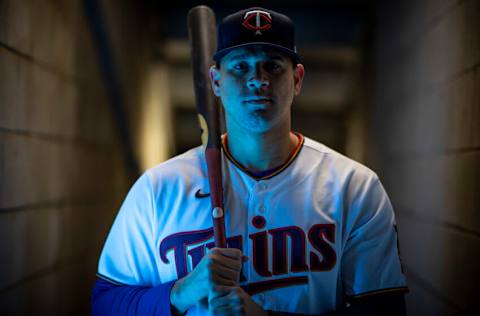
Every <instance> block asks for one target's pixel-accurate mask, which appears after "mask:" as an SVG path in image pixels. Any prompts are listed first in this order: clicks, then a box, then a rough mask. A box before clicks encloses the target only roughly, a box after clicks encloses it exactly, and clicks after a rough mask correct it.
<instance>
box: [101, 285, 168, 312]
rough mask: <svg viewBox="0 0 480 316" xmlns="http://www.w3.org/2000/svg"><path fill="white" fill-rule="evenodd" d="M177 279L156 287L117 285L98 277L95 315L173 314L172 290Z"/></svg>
mask: <svg viewBox="0 0 480 316" xmlns="http://www.w3.org/2000/svg"><path fill="white" fill-rule="evenodd" d="M174 283H175V281H170V282H167V283H163V284H160V285H159V286H155V287H148V286H130V285H116V284H113V283H110V282H108V281H105V280H102V279H97V281H96V282H95V287H94V289H93V293H92V314H93V316H113V315H115V316H127V315H128V316H135V315H142V316H172V312H171V307H170V290H171V288H172V286H173V284H174Z"/></svg>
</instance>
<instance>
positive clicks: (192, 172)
mask: <svg viewBox="0 0 480 316" xmlns="http://www.w3.org/2000/svg"><path fill="white" fill-rule="evenodd" d="M205 172H206V164H205V159H204V151H203V148H202V147H201V146H199V147H195V148H192V149H190V150H188V151H186V152H185V153H183V154H181V155H178V156H175V157H173V158H170V159H168V160H167V161H164V162H162V163H160V164H158V165H156V166H154V167H152V168H150V169H148V170H147V171H145V173H144V177H147V178H148V180H149V181H150V182H151V184H152V186H153V187H157V186H158V185H160V184H161V183H162V182H172V181H173V182H175V181H180V180H185V179H191V180H195V179H197V178H202V177H205Z"/></svg>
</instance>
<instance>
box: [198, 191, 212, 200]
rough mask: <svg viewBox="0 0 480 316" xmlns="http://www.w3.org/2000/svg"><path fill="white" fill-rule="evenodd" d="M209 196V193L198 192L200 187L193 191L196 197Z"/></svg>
mask: <svg viewBox="0 0 480 316" xmlns="http://www.w3.org/2000/svg"><path fill="white" fill-rule="evenodd" d="M209 196H210V193H202V192H200V189H198V190H197V192H195V197H196V198H197V199H202V198H206V197H209Z"/></svg>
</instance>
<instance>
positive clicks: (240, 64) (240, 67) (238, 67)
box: [233, 63, 248, 71]
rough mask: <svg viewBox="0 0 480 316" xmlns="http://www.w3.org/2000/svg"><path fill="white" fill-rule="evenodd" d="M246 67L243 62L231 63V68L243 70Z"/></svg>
mask: <svg viewBox="0 0 480 316" xmlns="http://www.w3.org/2000/svg"><path fill="white" fill-rule="evenodd" d="M247 68H248V66H247V64H245V63H239V64H235V65H233V69H235V70H241V71H243V70H246V69H247Z"/></svg>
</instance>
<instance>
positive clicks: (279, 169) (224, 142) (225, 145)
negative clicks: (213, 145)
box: [222, 132, 305, 181]
mask: <svg viewBox="0 0 480 316" xmlns="http://www.w3.org/2000/svg"><path fill="white" fill-rule="evenodd" d="M292 133H293V134H294V135H295V136H297V137H298V144H297V146H296V147H295V149H294V150H293V152H292V153H291V154H290V156H289V157H288V158H287V160H286V161H285V162H284V163H283V164H281V165H280V166H277V167H274V168H273V169H272V170H273V172H272V173H269V174H266V175H263V176H260V177H259V176H256V175H255V174H254V173H252V172H251V171H249V170H248V169H247V168H245V167H244V166H243V165H242V164H241V163H240V162H238V161H237V160H236V159H235V158H234V157H233V155H232V154H231V153H230V150H229V148H228V136H227V134H226V133H225V134H224V135H223V136H222V147H223V152H224V153H225V156H226V157H227V158H228V160H230V161H231V162H232V163H233V164H234V165H235V166H237V167H238V168H239V169H240V170H242V171H243V172H245V173H246V174H248V175H249V176H250V177H252V178H253V179H255V180H257V181H259V180H266V179H270V178H273V177H274V176H276V175H278V174H280V173H281V172H282V171H283V170H285V169H287V168H288V166H290V165H291V164H292V162H293V161H294V160H295V158H297V157H298V154H299V153H300V150H301V149H302V148H303V144H304V142H305V138H304V137H303V135H302V134H300V133H297V132H292Z"/></svg>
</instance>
